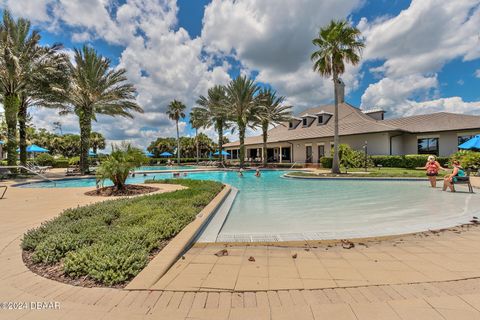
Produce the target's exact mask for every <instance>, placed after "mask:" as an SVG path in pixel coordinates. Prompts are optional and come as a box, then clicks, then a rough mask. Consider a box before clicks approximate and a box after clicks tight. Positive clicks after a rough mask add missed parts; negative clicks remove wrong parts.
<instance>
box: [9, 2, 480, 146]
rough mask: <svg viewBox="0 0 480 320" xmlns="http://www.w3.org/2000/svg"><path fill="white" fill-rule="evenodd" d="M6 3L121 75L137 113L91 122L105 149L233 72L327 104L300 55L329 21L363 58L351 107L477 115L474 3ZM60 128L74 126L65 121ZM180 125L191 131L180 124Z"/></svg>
mask: <svg viewBox="0 0 480 320" xmlns="http://www.w3.org/2000/svg"><path fill="white" fill-rule="evenodd" d="M3 6H4V7H5V6H7V7H8V8H9V9H10V10H11V11H12V12H13V14H14V15H16V16H20V15H21V16H24V17H27V18H29V19H31V20H32V22H33V25H34V27H35V28H37V29H39V30H41V35H42V42H43V43H44V44H52V43H54V42H61V43H63V44H64V46H65V48H66V50H67V51H71V49H72V48H75V47H80V46H82V45H83V44H84V43H86V44H88V45H91V46H94V47H95V48H96V49H97V50H98V51H99V52H100V53H101V54H103V55H105V56H107V57H109V58H110V59H111V60H112V63H113V64H114V65H115V66H120V67H124V68H126V69H127V72H128V75H129V79H130V81H132V82H133V83H134V84H135V85H136V86H137V89H138V92H139V96H138V100H139V103H141V104H142V105H143V106H144V109H145V111H146V112H145V114H144V115H139V116H138V117H137V118H136V120H134V121H131V120H123V119H121V120H118V119H115V120H114V119H109V118H100V119H99V122H98V123H97V124H96V125H95V126H96V129H97V130H100V131H102V132H105V134H106V136H107V138H108V139H109V140H110V141H112V142H117V141H121V140H129V141H132V142H134V143H137V144H139V145H146V144H147V142H148V141H149V140H153V139H154V138H155V137H157V136H172V135H173V134H174V126H173V124H172V123H171V122H170V121H169V120H168V118H166V116H165V114H164V111H165V109H166V105H167V104H168V102H169V101H171V100H172V99H180V100H182V101H184V102H185V103H186V104H187V106H188V107H189V108H191V107H192V106H194V104H195V100H196V98H197V97H198V96H199V95H200V94H205V93H206V90H207V89H208V87H210V86H212V85H214V84H225V83H227V82H228V81H229V80H230V79H231V78H234V77H236V76H237V75H238V74H248V75H249V76H251V77H255V78H256V80H257V81H258V82H259V83H261V84H262V85H269V86H272V87H273V88H274V89H276V90H277V91H278V93H279V94H281V95H284V96H286V97H287V102H288V103H289V104H291V105H293V106H294V108H295V111H302V110H304V109H306V108H308V107H313V106H317V105H321V104H326V103H330V102H331V101H332V97H333V93H332V91H333V90H332V85H331V81H330V80H328V79H323V78H321V77H320V76H319V75H317V74H315V73H313V71H312V70H311V62H310V61H309V59H308V57H309V54H310V53H311V52H312V51H313V50H314V48H313V46H312V45H311V39H312V38H313V37H314V36H315V34H316V33H317V32H318V28H319V27H321V26H322V25H325V24H326V23H328V21H329V20H330V19H348V20H349V21H351V23H352V24H353V25H355V26H357V27H358V28H359V29H360V30H361V31H362V34H363V36H364V37H365V41H366V45H367V47H366V49H365V51H364V53H363V59H362V63H361V64H360V65H359V66H357V67H348V68H347V70H346V72H345V74H344V75H343V79H344V81H345V83H346V85H347V101H348V102H350V103H351V104H353V105H355V106H358V107H361V108H362V109H369V108H383V109H385V110H387V116H390V117H398V116H408V115H413V114H419V113H429V112H437V111H449V112H462V113H471V114H480V90H479V88H480V33H479V31H478V25H480V0H478V1H475V0H457V1H455V3H454V4H453V3H452V2H451V1H447V0H417V1H406V0H394V1H388V0H338V1H333V0H332V1H321V2H320V1H317V0H303V1H301V2H300V1H291V0H264V1H254V0H238V1H233V0H213V1H211V0H195V1H192V0H177V1H175V0H144V1H138V0H120V1H114V0H105V1H101V0H91V1H89V2H88V3H87V2H80V1H78V2H75V1H73V2H72V1H68V0H42V1H38V0H21V1H18V0H5V1H4V2H3ZM33 117H34V119H35V120H36V121H35V122H36V123H38V124H39V126H45V127H50V126H51V124H52V122H53V121H55V120H56V118H57V116H56V115H55V114H54V112H53V113H52V111H51V110H35V111H34V112H33ZM186 121H188V119H186ZM62 123H63V124H64V128H65V129H66V131H72V132H75V131H76V130H78V125H77V124H76V119H74V118H63V119H62ZM181 130H182V133H184V134H191V133H192V131H191V129H190V128H189V127H188V125H187V124H186V123H182V125H181ZM206 133H207V134H209V135H211V136H212V137H214V135H215V133H214V132H213V130H209V129H207V130H206ZM250 134H253V133H252V132H251V133H250ZM231 138H232V139H234V138H235V137H234V136H233V137H231Z"/></svg>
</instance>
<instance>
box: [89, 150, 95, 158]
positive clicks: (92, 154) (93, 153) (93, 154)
mask: <svg viewBox="0 0 480 320" xmlns="http://www.w3.org/2000/svg"><path fill="white" fill-rule="evenodd" d="M88 156H89V157H96V156H97V154H96V153H95V152H93V150H88Z"/></svg>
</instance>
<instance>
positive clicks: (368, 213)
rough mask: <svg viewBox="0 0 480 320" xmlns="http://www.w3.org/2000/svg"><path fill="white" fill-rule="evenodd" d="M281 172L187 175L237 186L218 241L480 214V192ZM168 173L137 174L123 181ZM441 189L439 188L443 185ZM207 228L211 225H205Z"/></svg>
mask: <svg viewBox="0 0 480 320" xmlns="http://www.w3.org/2000/svg"><path fill="white" fill-rule="evenodd" d="M285 173H286V171H281V170H278V171H276V170H265V171H262V176H261V177H260V178H257V177H255V176H254V172H253V171H246V172H245V174H244V177H239V176H238V174H237V173H236V172H234V171H208V172H188V173H186V176H185V178H190V179H200V180H217V181H221V182H223V183H227V184H230V185H231V186H233V187H235V188H238V190H239V192H238V194H237V196H236V198H235V200H234V201H233V205H232V207H231V208H230V211H229V213H228V216H227V218H226V220H225V221H224V223H223V226H222V227H221V230H220V233H219V234H218V236H217V239H216V241H219V242H228V241H235V242H238V241H242V242H243V241H294V240H317V239H344V238H359V237H372V236H386V235H395V234H402V233H409V232H418V231H425V230H429V229H439V228H446V227H452V226H455V225H459V224H463V223H467V222H469V220H471V219H472V216H478V214H480V196H479V195H478V194H469V193H466V192H465V191H466V189H465V188H464V187H463V186H460V187H459V188H458V192H457V193H450V192H442V191H441V189H440V188H437V189H432V188H430V187H429V186H428V182H427V181H417V180H401V179H383V180H382V179H376V180H372V179H370V180H369V179H321V180H307V179H291V178H284V177H283V175H284V174H285ZM154 177H155V179H164V178H172V173H151V174H147V175H145V176H144V175H142V174H137V175H136V176H135V177H134V178H129V179H128V183H141V182H143V181H144V180H145V179H152V178H154ZM87 186H89V187H93V186H95V179H94V178H86V179H68V180H60V181H57V182H56V186H54V185H53V184H52V183H50V182H40V183H32V184H26V185H23V186H21V187H25V188H52V187H57V188H65V187H87ZM440 186H441V185H440ZM207 228H208V226H207Z"/></svg>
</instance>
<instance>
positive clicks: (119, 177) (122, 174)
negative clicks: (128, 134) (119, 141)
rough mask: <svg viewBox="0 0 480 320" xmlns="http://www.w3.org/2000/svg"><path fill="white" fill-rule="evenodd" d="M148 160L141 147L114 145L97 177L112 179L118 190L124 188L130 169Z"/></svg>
mask: <svg viewBox="0 0 480 320" xmlns="http://www.w3.org/2000/svg"><path fill="white" fill-rule="evenodd" d="M146 161H147V157H145V155H144V154H143V152H142V150H140V149H137V148H134V147H132V146H131V145H129V144H127V145H122V146H120V147H115V146H114V147H113V148H112V153H111V154H110V156H109V157H108V158H107V159H106V160H104V161H103V162H102V164H101V165H100V167H99V168H98V170H97V177H98V178H99V179H101V180H106V179H109V180H111V181H112V182H113V185H114V186H115V188H116V189H117V190H122V189H124V188H125V181H127V178H128V175H129V174H130V171H132V170H133V169H135V168H137V167H140V166H142V165H143V164H144V163H145V162H146Z"/></svg>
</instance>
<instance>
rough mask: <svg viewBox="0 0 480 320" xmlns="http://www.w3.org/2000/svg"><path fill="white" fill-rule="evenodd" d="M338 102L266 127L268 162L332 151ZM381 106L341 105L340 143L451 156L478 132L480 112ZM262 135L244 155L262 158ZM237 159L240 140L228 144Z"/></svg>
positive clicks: (374, 151)
mask: <svg viewBox="0 0 480 320" xmlns="http://www.w3.org/2000/svg"><path fill="white" fill-rule="evenodd" d="M334 109H335V107H334V105H325V106H321V107H316V108H312V109H308V110H306V111H304V112H302V113H300V114H299V115H297V116H295V117H293V118H292V120H291V121H290V122H288V123H283V124H281V125H278V126H276V127H275V128H273V129H271V130H269V131H268V148H267V159H268V161H269V162H298V163H317V162H318V161H319V159H320V158H321V157H323V156H327V157H329V156H331V155H332V147H333V132H334ZM384 114H385V112H384V111H383V110H370V111H362V110H360V109H358V108H355V107H353V106H352V105H350V104H348V103H345V102H344V101H343V99H342V100H341V103H340V104H339V133H340V143H345V144H348V145H350V146H351V147H352V148H353V149H356V150H363V148H364V146H365V145H367V150H368V154H370V155H404V154H434V155H437V156H449V155H450V154H452V153H454V152H456V151H457V150H458V148H457V146H458V145H459V144H461V143H463V142H464V141H466V140H468V139H469V138H471V137H472V136H474V135H475V134H479V133H480V116H473V115H465V114H456V113H447V112H438V113H431V114H425V115H417V116H411V117H404V118H396V119H384ZM262 145H263V144H262V136H261V135H259V136H253V137H248V138H246V139H245V147H246V158H247V159H248V160H249V159H252V160H253V159H257V160H259V159H261V158H262ZM224 147H225V149H226V150H227V151H228V152H229V153H230V154H231V158H232V159H238V154H239V151H238V150H239V142H238V141H236V142H232V143H228V144H226V145H224Z"/></svg>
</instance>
